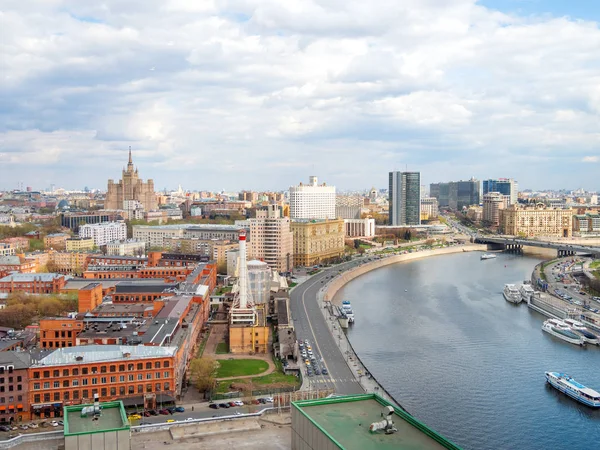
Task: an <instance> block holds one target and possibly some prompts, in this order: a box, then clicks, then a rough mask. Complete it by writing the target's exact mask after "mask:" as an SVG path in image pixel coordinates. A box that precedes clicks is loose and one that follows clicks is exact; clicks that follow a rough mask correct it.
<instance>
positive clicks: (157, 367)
mask: <svg viewBox="0 0 600 450" xmlns="http://www.w3.org/2000/svg"><path fill="white" fill-rule="evenodd" d="M154 368H155V369H160V361H156V362H155V363H154Z"/></svg>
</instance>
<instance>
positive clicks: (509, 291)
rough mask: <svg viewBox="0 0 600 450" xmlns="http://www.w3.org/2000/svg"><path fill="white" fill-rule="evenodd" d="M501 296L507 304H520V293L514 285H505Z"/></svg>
mask: <svg viewBox="0 0 600 450" xmlns="http://www.w3.org/2000/svg"><path fill="white" fill-rule="evenodd" d="M503 294H504V298H505V299H506V301H507V302H510V303H515V304H518V303H521V300H522V299H521V293H520V292H519V288H518V287H517V286H516V285H515V284H505V285H504V292H503Z"/></svg>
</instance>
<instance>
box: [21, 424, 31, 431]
mask: <svg viewBox="0 0 600 450" xmlns="http://www.w3.org/2000/svg"><path fill="white" fill-rule="evenodd" d="M19 428H20V429H21V430H26V429H28V428H29V427H28V426H27V425H25V424H23V425H19Z"/></svg>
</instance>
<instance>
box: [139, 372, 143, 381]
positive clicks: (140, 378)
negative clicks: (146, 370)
mask: <svg viewBox="0 0 600 450" xmlns="http://www.w3.org/2000/svg"><path fill="white" fill-rule="evenodd" d="M143 379H144V374H142V373H138V381H141V380H143Z"/></svg>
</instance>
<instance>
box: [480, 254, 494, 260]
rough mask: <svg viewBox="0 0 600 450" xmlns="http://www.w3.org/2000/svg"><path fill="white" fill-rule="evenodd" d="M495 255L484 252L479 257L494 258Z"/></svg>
mask: <svg viewBox="0 0 600 450" xmlns="http://www.w3.org/2000/svg"><path fill="white" fill-rule="evenodd" d="M495 257H496V255H494V254H493V253H484V254H483V255H481V259H494V258H495Z"/></svg>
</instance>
